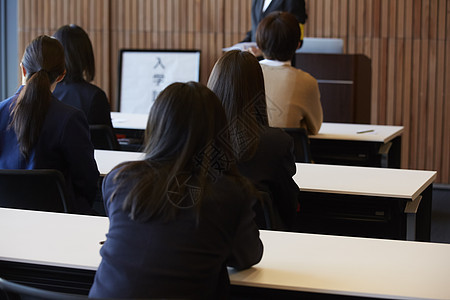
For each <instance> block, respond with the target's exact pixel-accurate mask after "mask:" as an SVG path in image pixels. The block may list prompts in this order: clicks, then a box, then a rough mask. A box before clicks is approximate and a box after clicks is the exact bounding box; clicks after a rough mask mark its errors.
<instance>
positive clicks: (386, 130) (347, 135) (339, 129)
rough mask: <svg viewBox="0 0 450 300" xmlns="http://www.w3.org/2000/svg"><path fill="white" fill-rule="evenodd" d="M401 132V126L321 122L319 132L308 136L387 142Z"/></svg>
mask: <svg viewBox="0 0 450 300" xmlns="http://www.w3.org/2000/svg"><path fill="white" fill-rule="evenodd" d="M368 130H371V131H369V132H366V131H368ZM358 132H360V133H358ZM402 133H403V126H387V125H368V124H347V123H322V126H321V127H320V130H319V133H318V134H316V135H310V136H309V138H310V139H322V140H325V139H326V140H346V141H366V142H380V143H388V142H390V141H391V140H393V139H394V138H396V137H397V136H400V135H401V134H402Z"/></svg>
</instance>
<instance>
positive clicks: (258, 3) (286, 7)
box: [243, 0, 308, 42]
mask: <svg viewBox="0 0 450 300" xmlns="http://www.w3.org/2000/svg"><path fill="white" fill-rule="evenodd" d="M263 5H264V0H253V1H252V29H251V30H250V31H249V32H247V36H246V37H245V39H244V40H243V42H255V39H256V36H255V35H256V28H257V27H258V24H259V22H261V20H262V19H264V17H266V16H267V15H268V14H270V13H271V12H274V11H287V12H290V13H291V14H293V15H295V17H296V18H297V20H298V22H299V23H302V24H305V22H306V19H307V18H308V16H307V14H306V9H305V0H272V2H271V3H270V5H269V6H268V7H267V9H266V10H265V11H264V12H263V11H262V8H263Z"/></svg>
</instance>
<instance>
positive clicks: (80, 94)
mask: <svg viewBox="0 0 450 300" xmlns="http://www.w3.org/2000/svg"><path fill="white" fill-rule="evenodd" d="M53 95H55V97H56V98H58V99H59V100H61V101H62V102H64V103H66V104H68V105H70V106H73V107H76V108H78V109H79V110H81V111H82V112H84V114H85V116H86V118H87V120H88V123H89V125H99V124H104V125H108V126H110V127H111V128H112V124H111V108H110V105H109V102H108V99H107V97H106V94H105V92H104V91H103V90H102V89H100V88H99V87H97V86H95V85H93V84H91V83H89V82H86V81H81V82H65V81H63V82H60V83H58V84H57V85H56V88H55V90H54V91H53Z"/></svg>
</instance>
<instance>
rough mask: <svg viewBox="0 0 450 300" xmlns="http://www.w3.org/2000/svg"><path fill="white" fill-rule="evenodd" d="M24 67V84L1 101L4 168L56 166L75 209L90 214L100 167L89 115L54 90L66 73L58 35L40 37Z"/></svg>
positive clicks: (29, 48) (1, 161) (28, 51)
mask: <svg viewBox="0 0 450 300" xmlns="http://www.w3.org/2000/svg"><path fill="white" fill-rule="evenodd" d="M20 67H21V72H22V86H21V87H20V88H19V90H18V91H17V92H16V94H15V95H14V96H12V97H11V98H8V99H6V100H4V101H2V102H0V169H57V170H59V171H61V172H62V173H63V174H64V177H65V180H66V185H67V194H68V199H69V208H71V211H73V212H76V213H92V210H91V204H92V201H93V200H94V198H95V194H96V190H97V179H98V170H97V165H96V163H95V160H94V150H93V146H92V144H91V142H90V138H89V128H88V124H87V121H86V117H85V116H84V115H83V113H82V112H81V111H79V110H77V109H75V108H72V107H70V106H68V105H65V104H63V103H61V102H60V101H58V99H56V98H55V97H54V96H53V94H52V91H53V90H54V89H55V87H56V84H57V83H58V82H60V81H61V80H62V79H63V78H64V75H65V64H64V49H63V47H62V45H61V44H60V43H59V42H58V41H57V40H56V39H54V38H51V37H49V36H46V35H42V36H39V37H37V38H36V39H34V40H33V41H32V42H31V43H30V44H29V45H28V46H27V48H26V50H25V53H24V55H23V58H22V62H21V63H20Z"/></svg>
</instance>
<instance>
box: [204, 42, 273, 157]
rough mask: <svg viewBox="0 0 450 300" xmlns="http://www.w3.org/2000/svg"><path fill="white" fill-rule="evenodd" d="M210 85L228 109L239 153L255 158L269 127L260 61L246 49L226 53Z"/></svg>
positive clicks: (231, 128)
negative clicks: (261, 131)
mask: <svg viewBox="0 0 450 300" xmlns="http://www.w3.org/2000/svg"><path fill="white" fill-rule="evenodd" d="M208 87H209V88H210V89H211V90H212V91H213V92H215V93H216V95H217V96H218V97H219V99H220V101H221V102H222V105H223V107H224V109H225V113H226V115H227V118H228V122H229V129H230V133H231V139H232V143H233V148H234V151H235V155H236V156H237V157H238V158H239V159H249V158H251V156H252V155H253V153H254V151H255V150H256V147H257V145H258V143H257V142H258V141H259V132H260V128H261V127H263V126H268V119H267V108H266V98H265V90H264V76H263V73H262V70H261V66H260V64H259V62H258V60H257V59H256V58H255V56H254V55H252V54H250V53H249V52H246V51H240V50H232V51H228V52H226V53H225V54H224V55H223V56H222V57H221V58H220V59H219V60H218V61H217V62H216V64H215V66H214V68H213V70H212V72H211V75H210V77H209V80H208ZM244 138H245V139H244Z"/></svg>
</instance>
